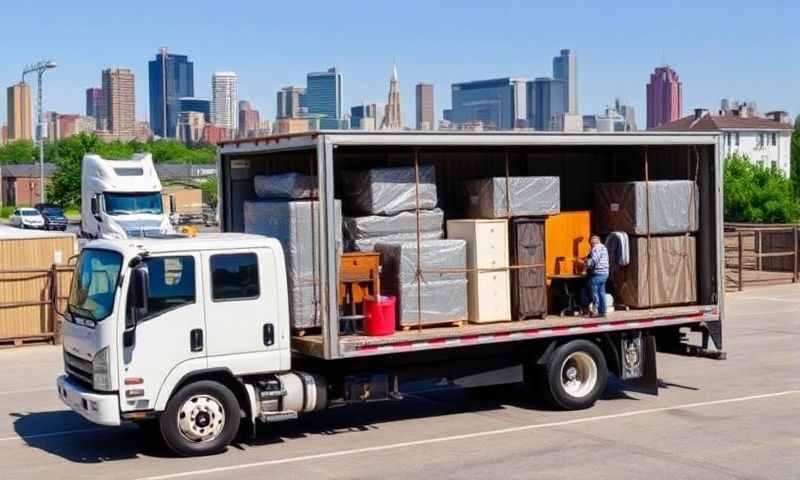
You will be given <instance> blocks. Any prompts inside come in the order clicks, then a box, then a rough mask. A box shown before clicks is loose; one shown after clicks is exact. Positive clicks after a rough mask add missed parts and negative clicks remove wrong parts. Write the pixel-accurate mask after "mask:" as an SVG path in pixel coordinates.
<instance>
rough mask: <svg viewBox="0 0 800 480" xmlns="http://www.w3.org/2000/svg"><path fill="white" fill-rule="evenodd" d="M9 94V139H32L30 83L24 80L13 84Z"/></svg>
mask: <svg viewBox="0 0 800 480" xmlns="http://www.w3.org/2000/svg"><path fill="white" fill-rule="evenodd" d="M7 96H8V103H7V109H6V116H7V119H8V141H9V142H13V141H16V140H32V139H33V131H32V130H31V87H30V85H28V84H27V83H24V82H20V83H18V84H16V85H12V86H10V87H8V91H7Z"/></svg>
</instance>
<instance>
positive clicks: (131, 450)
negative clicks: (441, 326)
mask: <svg viewBox="0 0 800 480" xmlns="http://www.w3.org/2000/svg"><path fill="white" fill-rule="evenodd" d="M662 385H663V386H664V387H679V388H691V387H684V386H678V385H671V384H662ZM626 390H628V388H627V387H626V385H625V384H623V383H622V382H619V381H618V380H617V379H615V378H609V384H608V388H607V389H606V391H605V392H604V394H603V395H602V397H601V398H602V399H604V400H615V399H628V400H637V399H636V398H634V397H631V396H630V395H628V394H627V393H626ZM509 407H515V408H522V409H532V410H541V411H554V409H553V408H552V407H550V406H549V405H547V404H545V403H543V402H542V401H540V400H538V399H537V398H536V396H535V395H531V394H530V393H529V392H527V391H526V390H525V387H524V386H523V385H522V384H509V385H498V386H491V387H480V388H470V389H463V388H447V387H445V388H433V389H427V390H425V389H423V390H421V391H418V392H417V393H410V394H406V395H405V398H404V399H403V400H402V401H395V402H375V403H372V404H367V405H349V406H343V407H340V408H333V409H329V410H324V411H321V412H316V413H311V414H306V415H303V416H301V417H300V418H299V419H298V420H296V421H291V422H285V423H276V424H269V425H263V424H259V425H258V429H257V435H256V436H255V437H253V436H252V434H251V429H250V428H249V425H248V424H247V422H246V421H245V422H242V426H241V428H240V430H239V432H240V433H239V438H238V439H237V441H236V443H234V444H233V445H232V447H231V448H233V449H240V450H243V449H245V448H247V447H248V446H262V445H270V444H277V443H283V442H285V441H288V440H292V439H300V438H304V437H307V436H311V435H339V434H342V433H354V432H356V433H357V432H368V431H372V430H377V429H379V428H381V427H380V425H381V424H385V423H391V422H396V421H403V420H413V419H420V418H433V417H440V416H446V415H457V414H462V413H480V412H488V411H497V410H503V409H506V408H509ZM564 414H565V415H571V413H569V412H564ZM11 416H12V417H15V420H14V430H15V431H16V433H17V435H19V436H20V437H21V439H22V440H23V441H24V442H25V443H26V444H27V445H29V446H30V447H33V448H38V449H40V450H42V451H45V452H47V453H50V454H53V455H57V456H59V457H62V458H64V459H66V460H69V461H71V462H77V463H99V462H109V461H115V460H126V459H132V458H137V457H139V456H142V455H143V456H150V457H172V456H174V455H173V454H172V453H171V452H170V451H169V450H168V449H167V448H166V447H165V446H164V445H163V443H162V442H161V441H160V439H159V437H158V433H157V426H156V425H150V427H149V428H139V427H138V426H134V425H130V426H123V427H117V428H104V427H98V426H96V425H93V424H91V423H89V422H87V421H86V420H84V419H83V417H81V416H80V415H78V414H76V413H74V412H71V411H69V410H62V411H55V412H53V411H48V412H26V413H12V414H11ZM81 430H88V431H84V432H81ZM58 432H65V433H58ZM69 432H72V433H69Z"/></svg>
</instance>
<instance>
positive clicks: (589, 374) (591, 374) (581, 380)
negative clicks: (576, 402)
mask: <svg viewBox="0 0 800 480" xmlns="http://www.w3.org/2000/svg"><path fill="white" fill-rule="evenodd" d="M595 385H597V363H595V361H594V359H593V358H592V357H591V356H590V355H589V354H587V353H585V352H574V353H572V354H570V355H569V356H568V357H567V358H566V359H564V362H563V363H562V364H561V387H562V388H563V389H564V391H565V392H566V393H567V394H568V395H569V396H571V397H574V398H583V397H585V396H587V395H589V393H590V392H591V391H592V390H594V387H595Z"/></svg>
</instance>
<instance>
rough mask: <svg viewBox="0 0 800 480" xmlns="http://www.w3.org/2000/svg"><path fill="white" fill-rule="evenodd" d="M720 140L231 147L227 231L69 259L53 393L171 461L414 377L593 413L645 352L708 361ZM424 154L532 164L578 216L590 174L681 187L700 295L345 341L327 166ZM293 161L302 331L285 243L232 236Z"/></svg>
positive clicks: (449, 137) (717, 312) (495, 165)
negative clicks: (301, 232)
mask: <svg viewBox="0 0 800 480" xmlns="http://www.w3.org/2000/svg"><path fill="white" fill-rule="evenodd" d="M718 140H719V137H718V136H717V135H714V134H703V135H696V134H684V133H670V134H651V133H642V134H625V135H622V134H575V135H550V134H518V133H502V134H501V133H497V134H462V133H425V134H421V133H405V132H395V133H390V134H386V133H378V132H375V133H364V132H358V133H349V132H315V133H309V134H303V135H289V136H281V137H272V138H267V139H257V140H249V139H248V140H246V141H236V142H233V143H226V144H224V145H222V146H221V147H220V150H219V169H220V178H221V180H220V185H221V189H220V190H221V191H220V202H221V207H220V212H221V216H222V217H221V225H222V228H223V230H225V231H227V232H228V233H221V234H208V235H201V236H198V237H194V238H188V237H178V236H163V237H162V238H131V239H116V240H105V239H101V240H96V241H93V242H90V243H89V244H88V245H87V246H86V248H84V250H83V251H82V253H81V256H80V259H79V260H78V263H77V265H76V269H75V276H74V281H73V285H72V290H71V294H70V298H69V302H68V304H69V305H68V311H67V312H66V314H65V317H64V318H65V322H64V368H65V373H64V375H62V376H60V377H59V378H58V380H57V384H58V393H59V396H60V397H61V399H62V400H63V401H64V403H66V404H67V405H68V406H69V407H70V408H71V409H73V410H74V411H76V412H78V413H80V414H81V415H83V416H84V417H85V418H87V419H88V420H90V421H91V422H94V423H97V424H101V425H110V426H115V425H120V424H122V423H124V422H140V423H149V424H151V425H154V426H156V427H157V430H158V431H159V432H160V435H161V436H162V437H163V439H164V440H165V442H166V444H167V445H168V446H169V447H170V448H171V449H173V450H174V451H175V452H177V453H179V454H181V455H204V454H212V453H216V452H220V451H222V450H224V449H225V448H226V446H227V445H228V444H229V443H230V442H231V441H232V440H233V439H234V438H235V437H236V435H237V432H239V431H240V427H243V429H242V430H245V429H246V430H250V431H251V432H253V433H254V432H255V424H256V422H259V421H261V422H275V421H282V420H289V419H293V418H296V417H297V416H298V415H299V414H302V413H304V412H311V411H316V410H320V409H324V408H328V407H332V406H337V405H344V404H350V403H365V402H371V401H379V400H388V401H391V400H396V399H400V398H402V396H403V394H404V393H405V392H408V391H409V390H408V389H409V388H411V387H410V386H411V385H413V384H416V385H419V384H418V382H420V381H423V380H429V381H435V382H437V383H439V384H441V383H442V382H444V383H448V384H450V385H455V386H464V387H472V386H480V385H488V384H497V383H507V382H516V381H524V382H525V383H526V384H527V385H528V386H530V387H531V388H530V390H528V391H530V392H531V394H537V395H542V396H544V397H545V398H547V399H548V400H549V401H550V402H551V403H552V404H553V405H555V406H556V407H558V408H562V409H568V410H571V409H580V408H586V407H589V406H591V405H593V404H594V402H595V401H596V399H597V398H598V397H599V396H600V395H601V393H602V392H603V391H604V389H605V387H606V381H607V379H608V377H609V375H615V376H617V377H618V378H620V379H621V380H623V381H626V382H635V383H638V384H639V385H638V387H639V388H644V389H646V390H649V391H651V392H653V393H656V392H657V376H656V349H658V350H659V351H667V352H671V353H679V354H683V355H710V354H713V353H714V351H713V350H712V349H710V348H709V347H710V345H709V339H710V340H712V341H713V343H714V345H715V346H716V348H717V350H716V352H717V353H720V352H721V351H720V349H721V348H722V318H723V313H724V308H723V307H724V306H723V288H724V286H723V276H722V269H723V268H724V262H723V253H722V252H723V244H722V238H723V237H722V216H721V211H722V202H721V168H720V160H719V156H718V151H719V150H718ZM504 158H505V162H504V161H503V159H504ZM419 161H423V162H426V163H428V162H438V163H436V165H437V168H438V169H439V171H440V172H442V173H441V174H440V175H439V179H440V181H442V182H443V184H442V186H440V189H442V190H446V189H447V188H449V187H448V184H449V182H451V181H452V182H456V181H459V180H460V178H462V177H466V176H469V175H472V174H474V170H476V169H477V170H478V171H479V173H481V174H494V172H502V171H504V170H505V171H506V172H508V171H509V170H510V171H512V172H514V171H517V172H519V171H524V172H526V173H528V172H530V173H529V174H538V172H539V171H545V172H547V173H548V174H549V175H558V176H559V177H560V178H561V182H562V185H564V188H563V190H564V191H563V192H562V197H564V200H563V201H564V202H565V203H566V204H567V205H573V206H580V207H584V208H586V207H591V202H592V200H591V198H592V196H591V194H587V193H586V191H585V190H584V188H585V187H586V186H587V185H591V181H592V179H594V178H597V177H601V178H602V179H604V180H616V179H630V178H636V177H638V176H640V175H645V176H646V177H647V178H650V179H652V178H670V177H671V178H681V177H682V178H686V176H687V175H691V176H693V178H694V179H695V181H696V184H697V186H698V192H699V196H698V199H697V201H698V203H699V211H700V215H699V218H698V222H699V225H698V230H697V233H696V234H694V235H695V237H696V241H697V258H696V271H695V273H696V276H697V277H696V280H697V298H696V301H695V302H692V303H691V304H685V305H679V306H660V307H652V308H647V309H641V310H630V311H618V312H615V313H613V314H611V315H610V316H609V317H608V318H587V317H575V318H573V317H568V318H564V317H559V316H557V315H555V316H552V315H550V316H547V317H545V318H544V319H539V318H536V319H531V320H518V321H507V322H500V323H490V324H467V325H463V326H459V327H455V326H447V327H431V328H425V329H420V330H417V329H412V330H410V331H397V332H395V334H394V335H390V336H382V337H368V336H364V335H361V334H360V333H359V332H356V333H353V332H352V331H350V330H340V323H341V322H340V320H341V317H340V311H339V308H338V301H337V298H338V290H337V289H338V278H337V272H338V266H337V264H336V255H337V248H338V246H337V245H336V241H335V238H336V236H335V235H334V233H335V232H334V231H333V229H334V228H335V225H336V223H335V221H334V212H333V209H332V208H330V205H333V199H334V198H335V197H334V195H335V192H336V184H337V180H336V175H337V172H338V171H339V169H340V168H351V169H352V168H363V167H364V166H365V165H370V166H371V165H374V164H376V163H377V164H380V165H386V164H394V165H396V164H401V165H407V164H416V163H417V162H419ZM448 162H449V163H452V164H453V168H449V167H448ZM504 163H505V165H504ZM298 168H299V169H303V170H304V173H306V174H310V175H314V176H316V177H317V179H318V182H319V203H320V207H319V208H318V209H317V210H316V214H317V215H319V221H320V222H319V223H320V225H321V227H320V228H319V229H316V231H315V235H318V236H319V241H320V245H322V248H321V249H320V252H319V256H318V257H317V262H318V265H317V266H318V267H319V272H320V274H319V278H318V291H319V292H320V293H321V296H320V313H321V318H320V324H321V328H320V329H319V330H318V331H310V332H305V334H303V335H300V334H298V333H296V332H294V333H293V331H292V330H291V323H290V310H289V303H288V297H289V292H288V287H287V270H286V267H285V259H284V252H283V249H282V247H281V244H280V243H279V242H278V241H277V240H276V239H273V238H268V237H264V236H259V235H252V234H245V233H238V232H242V230H243V229H244V226H243V223H242V222H243V217H242V211H241V210H242V208H243V205H242V203H243V202H244V201H246V200H249V199H253V198H255V196H254V192H253V181H252V180H253V177H254V176H255V175H257V174H264V173H271V172H276V171H277V172H280V171H282V170H286V169H292V170H296V169H298ZM500 174H502V173H500ZM589 190H590V189H589ZM449 202H450V200H448V197H447V195H442V201H441V203H442V204H443V207H444V208H446V209H448V208H455V207H453V206H452V204H450V203H449ZM446 211H447V210H446ZM665 281H666V282H670V281H680V280H678V279H674V280H673V279H669V278H667V279H665ZM708 368H713V366H712V365H710V364H709V366H708Z"/></svg>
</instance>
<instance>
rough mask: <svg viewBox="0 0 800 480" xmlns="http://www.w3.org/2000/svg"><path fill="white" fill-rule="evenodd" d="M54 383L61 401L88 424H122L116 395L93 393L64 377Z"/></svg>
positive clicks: (112, 425)
mask: <svg viewBox="0 0 800 480" xmlns="http://www.w3.org/2000/svg"><path fill="white" fill-rule="evenodd" d="M56 383H57V384H58V396H59V397H61V401H62V402H64V403H65V404H66V405H67V406H68V407H69V408H71V409H72V410H74V411H76V412H78V413H80V414H81V415H83V416H84V418H86V419H87V420H89V421H90V422H92V423H96V424H98V425H108V426H111V427H115V426H118V425H120V424H121V423H122V420H121V419H120V414H119V398H118V397H117V395H116V394H113V393H96V392H93V391H91V390H89V389H87V388H84V387H82V386H80V385H78V384H77V383H75V382H73V381H72V380H70V379H69V378H68V377H67V376H66V375H62V376H60V377H58V380H57V382H56Z"/></svg>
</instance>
